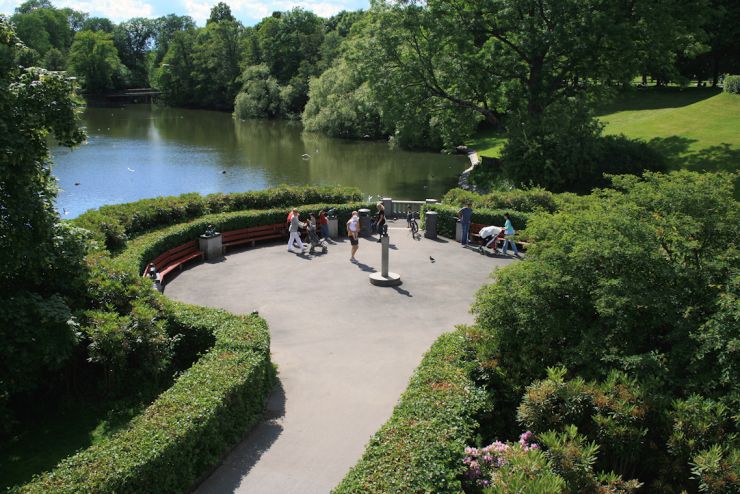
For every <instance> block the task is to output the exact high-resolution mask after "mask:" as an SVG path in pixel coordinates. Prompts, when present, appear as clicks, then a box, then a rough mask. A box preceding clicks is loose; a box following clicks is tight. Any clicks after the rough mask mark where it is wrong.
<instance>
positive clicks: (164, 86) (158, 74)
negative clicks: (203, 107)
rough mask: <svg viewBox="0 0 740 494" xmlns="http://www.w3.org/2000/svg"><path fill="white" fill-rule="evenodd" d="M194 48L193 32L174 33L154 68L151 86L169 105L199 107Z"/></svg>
mask: <svg viewBox="0 0 740 494" xmlns="http://www.w3.org/2000/svg"><path fill="white" fill-rule="evenodd" d="M194 46H195V32H194V31H193V32H190V31H179V32H176V33H175V34H174V36H173V37H172V39H171V40H170V42H169V46H168V48H167V53H166V55H165V56H164V58H163V59H162V62H161V63H160V64H159V66H158V67H155V68H154V71H153V73H154V79H153V84H154V86H155V87H156V88H157V89H159V90H160V91H161V92H162V98H163V99H164V101H165V102H166V103H167V104H169V105H175V106H199V105H198V99H197V96H198V95H197V92H196V87H195V62H194V61H193V48H194Z"/></svg>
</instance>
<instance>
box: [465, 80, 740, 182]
mask: <svg viewBox="0 0 740 494" xmlns="http://www.w3.org/2000/svg"><path fill="white" fill-rule="evenodd" d="M599 118H600V119H601V120H602V122H604V124H605V128H604V132H605V133H606V134H624V135H626V136H627V137H630V138H636V139H643V140H645V141H647V142H649V143H650V144H651V145H653V146H655V147H657V148H659V149H660V150H661V151H663V152H664V154H665V155H666V157H667V158H668V160H669V163H670V164H671V165H672V166H673V167H676V168H690V169H703V170H737V169H739V168H740V96H738V95H733V94H727V93H721V92H719V91H718V90H715V89H711V88H687V89H679V88H662V89H659V88H649V89H644V90H635V91H632V92H630V93H627V94H624V95H622V96H620V97H619V98H618V99H617V100H615V101H614V102H612V103H611V104H610V105H608V106H607V107H604V108H603V109H602V111H600V112H599ZM504 142H505V139H504V138H503V136H502V134H501V133H497V132H493V131H487V132H482V133H481V134H479V135H478V136H476V138H475V139H473V140H472V141H471V142H470V143H469V146H470V147H472V148H473V149H476V150H477V151H478V152H479V154H481V155H482V156H494V157H497V156H499V155H500V152H501V149H502V147H503V144H504Z"/></svg>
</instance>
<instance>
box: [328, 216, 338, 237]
mask: <svg viewBox="0 0 740 494" xmlns="http://www.w3.org/2000/svg"><path fill="white" fill-rule="evenodd" d="M327 220H328V221H329V225H328V226H329V238H339V220H338V219H337V218H327Z"/></svg>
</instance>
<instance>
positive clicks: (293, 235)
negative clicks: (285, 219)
mask: <svg viewBox="0 0 740 494" xmlns="http://www.w3.org/2000/svg"><path fill="white" fill-rule="evenodd" d="M305 227H306V224H305V223H301V220H300V217H299V214H298V210H296V209H295V208H293V210H292V211H291V218H290V228H289V229H288V231H289V232H290V238H288V252H294V251H293V244H294V243H295V244H297V245H298V247H299V248H300V249H301V250H300V253H301V254H302V253H303V249H304V247H303V242H301V228H305Z"/></svg>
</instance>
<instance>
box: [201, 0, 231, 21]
mask: <svg viewBox="0 0 740 494" xmlns="http://www.w3.org/2000/svg"><path fill="white" fill-rule="evenodd" d="M224 21H229V22H235V21H236V18H235V17H234V16H233V15H232V14H231V7H229V6H228V5H227V4H225V3H223V2H218V3H217V4H216V5H214V6H213V8H211V15H210V17H208V20H207V21H206V25H208V24H210V23H212V22H216V23H219V22H224Z"/></svg>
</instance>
